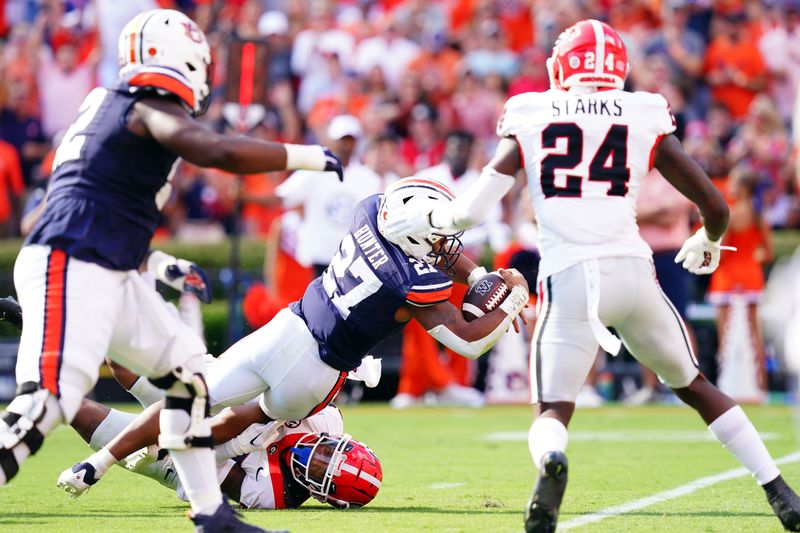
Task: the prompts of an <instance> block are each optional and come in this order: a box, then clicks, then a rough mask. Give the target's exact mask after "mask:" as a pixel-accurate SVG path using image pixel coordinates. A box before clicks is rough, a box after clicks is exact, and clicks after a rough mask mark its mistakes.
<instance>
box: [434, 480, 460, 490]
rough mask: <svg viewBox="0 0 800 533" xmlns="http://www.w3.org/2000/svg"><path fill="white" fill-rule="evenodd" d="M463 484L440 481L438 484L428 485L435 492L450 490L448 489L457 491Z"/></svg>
mask: <svg viewBox="0 0 800 533" xmlns="http://www.w3.org/2000/svg"><path fill="white" fill-rule="evenodd" d="M462 485H463V483H461V482H458V481H455V482H453V481H440V482H438V483H431V484H430V485H428V487H429V488H431V489H434V490H448V489H455V488H458V487H460V486H462Z"/></svg>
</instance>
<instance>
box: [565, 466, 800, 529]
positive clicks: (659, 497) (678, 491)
mask: <svg viewBox="0 0 800 533" xmlns="http://www.w3.org/2000/svg"><path fill="white" fill-rule="evenodd" d="M797 461H800V451H798V452H794V453H790V454H789V455H785V456H783V457H781V458H780V459H778V460H776V461H775V462H776V463H777V464H779V465H782V464H787V463H796V462H797ZM749 473H750V472H748V471H747V469H745V468H734V469H733V470H728V471H726V472H721V473H719V474H715V475H713V476H707V477H701V478H699V479H695V480H694V481H691V482H689V483H687V484H685V485H681V486H680V487H675V488H674V489H670V490H665V491H664V492H658V493H656V494H653V495H651V496H647V497H645V498H640V499H638V500H633V501H630V502H627V503H623V504H621V505H615V506H613V507H608V508H606V509H602V510H600V511H597V512H595V513H590V514H586V515H582V516H579V517H577V518H573V519H571V520H567V521H566V522H563V523H561V524H559V525H558V530H559V531H561V530H565V529H573V528H576V527H580V526H585V525H586V524H592V523H594V522H599V521H600V520H605V519H606V518H610V517H612V516H619V515H622V514H625V513H630V512H631V511H636V510H638V509H643V508H645V507H650V506H651V505H656V504H658V503H661V502H665V501H668V500H672V499H675V498H680V497H681V496H686V495H687V494H691V493H693V492H696V491H698V490H700V489H704V488H706V487H710V486H711V485H716V484H717V483H722V482H723V481H728V480H729V479H735V478H737V477H742V476H746V475H748V474H749Z"/></svg>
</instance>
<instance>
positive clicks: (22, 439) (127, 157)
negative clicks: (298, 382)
mask: <svg viewBox="0 0 800 533" xmlns="http://www.w3.org/2000/svg"><path fill="white" fill-rule="evenodd" d="M119 44H120V47H119V52H120V81H119V83H118V84H117V85H115V86H114V87H110V88H98V89H95V90H93V91H92V92H91V93H90V94H89V95H88V96H87V97H86V100H84V102H83V104H82V105H81V108H80V114H79V116H78V118H77V119H76V120H75V122H74V123H73V124H72V125H71V126H70V128H69V130H68V131H67V132H66V134H65V136H64V140H63V141H62V142H61V144H60V146H59V148H58V151H57V152H56V156H55V160H54V163H53V177H52V179H51V182H50V189H49V191H48V195H47V204H46V206H45V208H44V210H43V212H42V215H41V217H40V218H39V220H38V221H37V222H36V225H35V226H34V228H33V230H32V231H31V233H30V235H29V236H28V238H27V240H26V242H25V245H24V246H23V248H22V250H21V251H20V254H19V257H18V258H17V261H16V264H15V271H14V282H15V285H16V289H17V295H18V296H19V301H20V304H21V305H22V308H23V311H24V313H25V317H26V322H25V327H24V328H23V331H22V337H21V340H20V351H19V358H18V361H17V368H16V372H17V382H18V389H17V395H16V397H15V398H14V400H12V402H11V403H10V404H9V406H8V408H7V409H6V411H4V412H3V414H2V418H1V419H0V483H2V484H5V483H6V482H7V481H8V480H10V479H11V478H12V477H14V475H16V473H17V471H18V470H19V467H20V465H21V464H22V462H23V461H24V460H25V459H27V457H28V456H29V455H31V454H33V453H36V451H37V450H38V449H39V448H40V447H41V445H42V442H43V440H44V437H45V436H46V435H47V434H49V433H50V432H51V431H52V430H53V429H54V428H55V427H56V426H57V425H58V424H60V423H62V422H70V421H71V420H72V418H73V417H74V416H75V413H76V412H77V410H78V408H79V406H80V403H81V400H82V398H83V395H84V394H85V393H86V392H88V391H89V390H90V389H91V388H92V386H93V385H94V383H95V381H96V380H97V376H98V370H99V367H100V364H101V363H102V361H103V358H104V357H105V355H106V352H108V351H110V352H111V353H112V357H113V358H114V360H116V361H117V362H119V363H121V364H123V365H124V366H126V367H129V368H131V369H132V370H135V371H136V372H137V373H140V374H142V375H146V376H151V377H153V378H158V379H155V380H154V384H155V385H157V386H159V387H161V388H163V389H166V390H167V400H166V407H165V409H164V411H163V413H162V416H161V430H162V434H161V436H160V443H161V444H162V445H163V446H164V447H165V448H168V449H170V451H171V454H172V456H173V460H174V462H175V466H176V469H177V471H178V473H179V475H180V477H181V480H182V482H183V486H184V488H185V489H186V493H187V495H188V497H189V500H190V501H191V504H192V510H193V513H194V516H193V520H194V521H195V523H196V524H197V526H198V528H201V529H202V528H205V530H212V529H213V530H224V529H225V528H229V529H230V530H231V531H247V530H249V531H261V530H260V529H258V528H252V527H250V526H246V525H245V524H243V523H242V522H240V521H239V520H238V518H236V516H235V514H234V513H233V511H232V510H231V509H230V508H229V506H228V505H227V503H226V502H224V501H223V498H222V493H221V492H220V490H219V486H218V485H217V483H216V479H215V475H214V474H215V472H214V470H215V469H214V459H213V452H212V450H211V448H210V447H211V438H210V427H209V422H208V420H209V419H208V417H207V416H204V415H203V413H204V412H205V405H206V391H207V387H206V384H205V379H204V375H203V361H202V356H203V354H204V353H205V348H204V347H203V345H202V343H199V342H196V338H194V337H191V336H188V335H186V334H185V331H186V329H185V328H184V327H183V326H182V325H181V324H179V323H178V321H177V319H175V318H174V317H171V316H166V315H165V314H163V313H162V312H161V311H160V310H161V304H160V302H158V301H157V300H160V298H159V297H158V296H157V295H156V294H155V293H154V291H152V290H150V288H149V287H147V285H146V284H145V283H144V282H143V281H142V278H141V276H140V274H139V273H138V271H137V267H138V266H139V264H140V263H141V261H142V259H143V257H144V256H145V254H146V253H147V250H148V246H149V244H150V240H151V238H152V236H153V231H154V230H155V226H156V223H157V221H158V201H159V192H162V193H163V191H166V190H167V187H165V185H167V182H168V178H169V176H170V173H171V170H172V169H173V168H174V165H175V163H176V161H177V159H178V158H179V157H182V158H184V159H185V160H187V161H189V162H191V163H193V164H196V165H199V166H204V167H218V168H221V169H223V170H227V171H229V172H231V173H235V174H239V173H241V174H250V173H256V172H266V171H270V170H281V169H293V168H307V169H310V170H333V171H335V172H337V174H338V175H339V177H340V178H341V165H340V163H339V161H338V160H337V159H336V157H335V156H333V155H332V154H330V152H328V151H326V150H324V149H323V148H322V147H320V146H296V145H283V144H279V143H269V142H263V141H258V140H254V139H248V138H245V137H229V136H224V135H219V134H216V133H214V132H212V131H211V130H209V129H207V128H205V127H203V126H202V125H201V124H200V123H198V122H197V121H196V120H195V117H196V116H198V115H200V114H202V113H203V112H204V111H205V109H206V108H207V105H208V102H209V100H210V97H211V80H210V79H209V68H210V66H211V53H210V50H209V47H208V43H207V42H206V39H205V36H204V35H203V32H202V31H201V30H200V29H199V28H198V27H197V25H196V24H195V23H194V22H193V21H192V20H190V19H189V18H188V17H186V16H185V15H183V14H182V13H180V12H178V11H173V10H153V11H148V12H144V13H141V14H140V15H138V16H137V17H135V18H134V19H133V20H132V21H130V22H129V23H128V24H127V25H126V26H125V28H124V29H123V31H122V34H121V35H120V40H119ZM131 321H134V322H135V323H136V324H135V329H136V334H135V335H130V334H129V333H130V330H131V324H130V323H131ZM120 327H124V328H125V329H126V331H125V334H124V335H123V337H124V340H120V338H119V337H118V335H117V334H118V330H119V328H120ZM134 341H135V342H134Z"/></svg>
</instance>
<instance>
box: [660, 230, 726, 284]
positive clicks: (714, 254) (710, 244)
mask: <svg viewBox="0 0 800 533" xmlns="http://www.w3.org/2000/svg"><path fill="white" fill-rule="evenodd" d="M720 240H722V239H720ZM719 243H720V241H712V240H710V239H709V238H708V236H707V235H706V229H705V228H700V229H699V230H697V233H695V234H694V235H692V236H691V237H689V238H688V239H686V242H684V243H683V246H682V247H681V249H680V251H679V252H678V255H676V256H675V262H676V263H681V262H683V268H685V269H686V270H688V271H689V272H691V273H692V274H711V273H712V272H714V271H715V270H716V269H717V267H718V266H719V256H720V252H721V251H722V250H732V251H736V248H734V247H732V246H720V244H719Z"/></svg>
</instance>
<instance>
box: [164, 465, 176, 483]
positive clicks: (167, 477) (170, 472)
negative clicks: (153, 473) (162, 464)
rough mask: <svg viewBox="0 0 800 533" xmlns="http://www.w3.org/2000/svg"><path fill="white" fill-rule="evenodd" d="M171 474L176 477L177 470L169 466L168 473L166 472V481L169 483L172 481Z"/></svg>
mask: <svg viewBox="0 0 800 533" xmlns="http://www.w3.org/2000/svg"><path fill="white" fill-rule="evenodd" d="M170 476H173V477H174V476H175V471H174V470H173V469H171V468H167V473H166V474H164V481H166V482H167V483H169V482H170Z"/></svg>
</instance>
